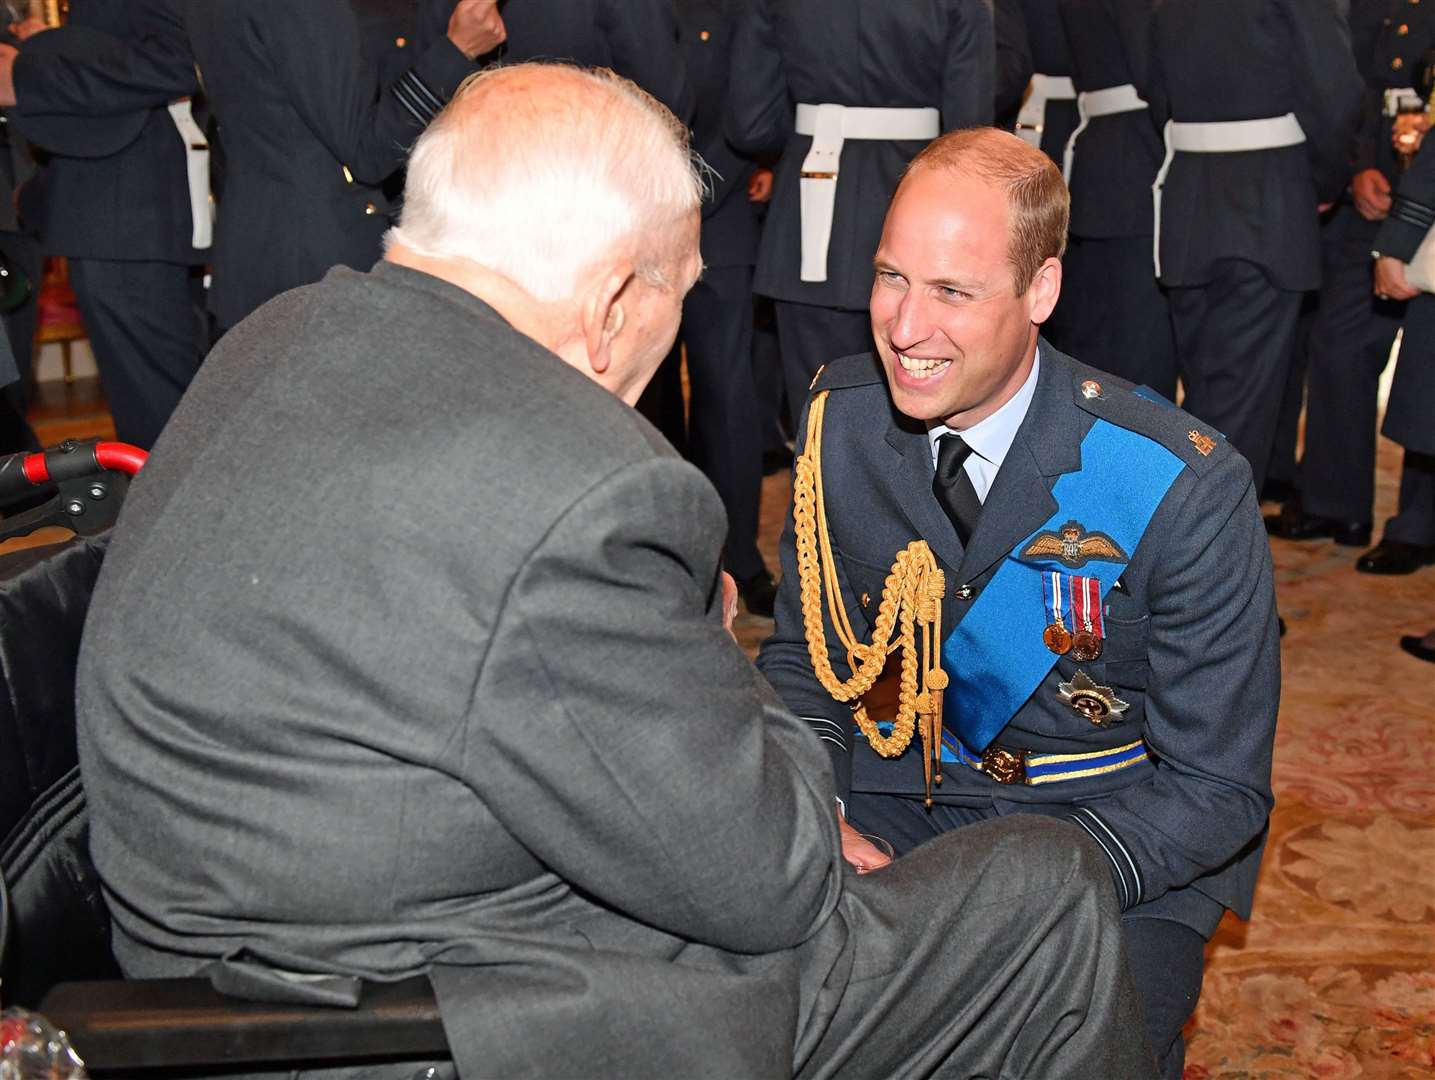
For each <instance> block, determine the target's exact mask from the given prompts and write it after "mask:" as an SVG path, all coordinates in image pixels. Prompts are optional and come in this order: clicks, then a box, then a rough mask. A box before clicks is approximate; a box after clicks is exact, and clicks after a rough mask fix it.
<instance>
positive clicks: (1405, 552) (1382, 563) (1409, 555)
mask: <svg viewBox="0 0 1435 1080" xmlns="http://www.w3.org/2000/svg"><path fill="white" fill-rule="evenodd" d="M1432 564H1435V544H1407V543H1405V542H1403V541H1401V540H1382V541H1380V543H1378V544H1376V545H1375V546H1374V547H1373V548H1371V549H1370V550H1369V551H1367V552H1366V553H1365V554H1364V555H1362V556H1361V557H1360V558H1358V559H1356V560H1355V568H1356V569H1357V570H1359V571H1360V572H1361V573H1362V574H1413V573H1415V571H1417V570H1419V569H1420V568H1421V567H1422V566H1430V565H1432Z"/></svg>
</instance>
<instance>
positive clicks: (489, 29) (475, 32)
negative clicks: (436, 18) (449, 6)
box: [448, 0, 508, 60]
mask: <svg viewBox="0 0 1435 1080" xmlns="http://www.w3.org/2000/svg"><path fill="white" fill-rule="evenodd" d="M448 39H449V40H450V41H452V42H453V44H454V47H455V48H457V49H458V51H459V52H461V53H463V55H464V56H466V57H468V58H469V59H470V60H474V59H477V58H478V57H480V56H482V55H483V54H484V53H490V52H493V50H494V49H496V48H498V47H499V46H500V45H502V44H503V43H504V42H505V41H506V40H508V29H507V28H506V27H505V26H504V25H503V16H502V15H500V14H499V13H498V0H458V3H457V4H455V5H454V9H453V14H452V15H451V16H450V17H449V20H448Z"/></svg>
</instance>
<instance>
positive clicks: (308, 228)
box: [184, 0, 474, 327]
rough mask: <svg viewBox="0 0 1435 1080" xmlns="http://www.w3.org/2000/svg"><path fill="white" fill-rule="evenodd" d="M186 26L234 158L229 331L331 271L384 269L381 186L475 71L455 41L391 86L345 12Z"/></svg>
mask: <svg viewBox="0 0 1435 1080" xmlns="http://www.w3.org/2000/svg"><path fill="white" fill-rule="evenodd" d="M184 11H185V22H186V25H187V27H188V30H189V35H190V40H191V42H192V44H193V47H194V54H195V58H196V59H197V61H198V63H199V66H200V69H201V70H202V71H203V73H204V83H205V89H206V91H207V93H208V95H209V98H210V102H211V104H212V106H213V108H214V112H215V115H216V116H217V118H218V121H219V137H220V139H221V141H222V142H223V145H224V154H225V165H226V169H225V188H224V203H223V205H222V206H221V207H220V213H219V222H218V226H217V230H216V233H215V248H214V258H213V263H214V285H213V288H212V289H211V293H210V308H211V310H212V311H213V312H214V314H215V317H216V319H217V320H218V322H219V324H220V326H223V327H227V326H232V325H233V324H235V323H236V322H238V321H239V320H240V319H242V318H244V316H245V315H247V314H249V312H251V311H253V310H254V309H255V308H256V307H258V306H259V305H260V304H262V303H264V302H265V301H266V300H268V299H270V298H271V297H273V296H276V295H277V294H279V293H281V292H284V291H285V290H286V289H292V288H294V287H295V286H297V285H304V284H308V283H310V282H313V281H317V280H318V279H319V278H320V277H322V276H323V275H324V273H325V271H327V270H328V269H329V268H330V267H331V266H335V265H339V264H343V265H346V266H352V267H356V268H360V269H367V268H368V267H369V266H372V265H373V263H374V261H375V260H376V259H378V257H379V255H380V250H381V244H380V240H381V238H382V236H383V234H384V232H385V231H386V230H387V229H388V227H389V224H390V213H391V210H392V207H391V206H390V204H389V202H388V200H387V198H386V197H385V196H384V194H383V191H382V190H381V187H380V185H382V183H383V181H384V180H385V179H386V178H387V177H388V176H389V175H390V174H391V173H393V172H394V171H395V170H396V169H398V168H399V167H400V166H401V165H402V164H403V161H404V157H405V155H406V154H407V152H408V148H409V146H410V145H411V144H412V143H413V141H414V139H415V138H417V136H418V135H419V134H420V132H422V131H423V129H424V127H425V126H426V125H427V123H428V122H429V120H431V119H432V118H433V116H434V114H435V113H437V111H438V109H439V108H440V107H442V105H443V103H444V102H446V101H447V100H448V97H449V96H450V95H451V94H452V93H453V91H454V90H455V89H456V88H457V87H458V84H459V83H460V82H461V81H462V80H463V79H464V78H465V77H466V76H467V75H468V74H469V73H471V72H472V71H473V70H474V68H473V65H472V64H471V63H470V62H469V61H468V60H467V59H466V58H465V57H464V56H463V54H462V53H460V52H459V51H458V50H457V49H456V48H454V46H453V44H452V43H451V42H449V41H448V40H447V38H443V37H440V38H439V39H438V40H436V41H434V42H433V43H432V44H431V45H429V46H428V47H427V48H425V49H423V50H421V51H416V54H415V55H414V56H412V57H411V58H410V59H411V66H410V67H409V68H408V69H407V71H406V72H405V74H404V75H403V76H401V77H400V78H399V79H398V80H397V81H396V82H394V83H392V84H391V85H389V86H387V87H385V86H381V85H380V83H379V79H378V76H377V72H376V71H375V70H374V69H373V68H372V67H370V66H368V65H366V64H365V62H364V60H363V53H362V47H361V42H360V36H359V24H358V21H357V18H356V16H355V14H354V12H353V10H352V8H350V6H349V5H348V3H347V2H346V0H305V2H304V3H302V4H292V3H287V2H285V0H190V2H188V3H187V4H186V5H185V6H184Z"/></svg>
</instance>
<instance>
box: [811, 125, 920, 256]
mask: <svg viewBox="0 0 1435 1080" xmlns="http://www.w3.org/2000/svg"><path fill="white" fill-rule="evenodd" d="M797 133H798V134H799V135H811V136H812V149H811V150H809V151H808V152H807V157H806V158H804V159H803V161H802V183H801V187H800V191H801V196H802V274H801V278H802V280H803V281H826V280H827V249H828V247H829V246H830V245H831V242H832V211H833V209H834V208H835V207H836V205H837V173H838V165H839V163H840V161H841V159H842V143H843V142H844V141H845V140H847V139H874V140H891V141H897V140H911V141H916V140H918V139H935V138H936V137H937V136H938V135H940V134H941V133H942V119H941V114H940V113H939V112H938V111H937V110H936V109H866V108H857V107H853V106H848V105H799V106H797Z"/></svg>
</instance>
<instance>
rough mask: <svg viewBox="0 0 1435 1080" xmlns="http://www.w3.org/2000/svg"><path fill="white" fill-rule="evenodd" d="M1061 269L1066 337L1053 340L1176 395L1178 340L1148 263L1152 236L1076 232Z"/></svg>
mask: <svg viewBox="0 0 1435 1080" xmlns="http://www.w3.org/2000/svg"><path fill="white" fill-rule="evenodd" d="M1062 270H1063V275H1062V285H1061V302H1060V304H1059V305H1058V307H1059V309H1060V311H1061V315H1062V318H1061V332H1062V333H1063V334H1064V336H1065V341H1066V343H1065V344H1062V343H1061V342H1058V341H1056V340H1055V339H1052V344H1053V345H1056V347H1057V348H1059V349H1061V350H1062V351H1064V352H1067V353H1069V354H1070V355H1072V356H1074V357H1076V358H1077V359H1078V360H1080V361H1081V362H1082V363H1083V364H1090V365H1091V366H1092V367H1095V368H1100V369H1101V370H1102V371H1109V372H1111V374H1113V375H1118V376H1120V377H1121V378H1123V379H1127V380H1129V381H1131V382H1133V383H1136V384H1137V385H1146V386H1149V387H1150V388H1151V389H1152V390H1155V391H1156V392H1157V393H1158V394H1161V395H1162V396H1164V397H1166V398H1168V399H1170V400H1171V401H1175V400H1176V343H1175V341H1174V339H1173V338H1172V334H1171V312H1170V309H1169V307H1168V305H1167V302H1166V293H1165V292H1164V290H1162V288H1161V286H1160V285H1159V284H1157V282H1156V275H1155V273H1154V272H1153V270H1152V268H1151V237H1149V236H1122V237H1109V238H1108V237H1101V238H1097V237H1078V236H1073V237H1072V238H1071V243H1070V246H1069V247H1068V248H1067V251H1066V257H1065V258H1064V259H1063V260H1062ZM1048 336H1049V335H1048Z"/></svg>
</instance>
